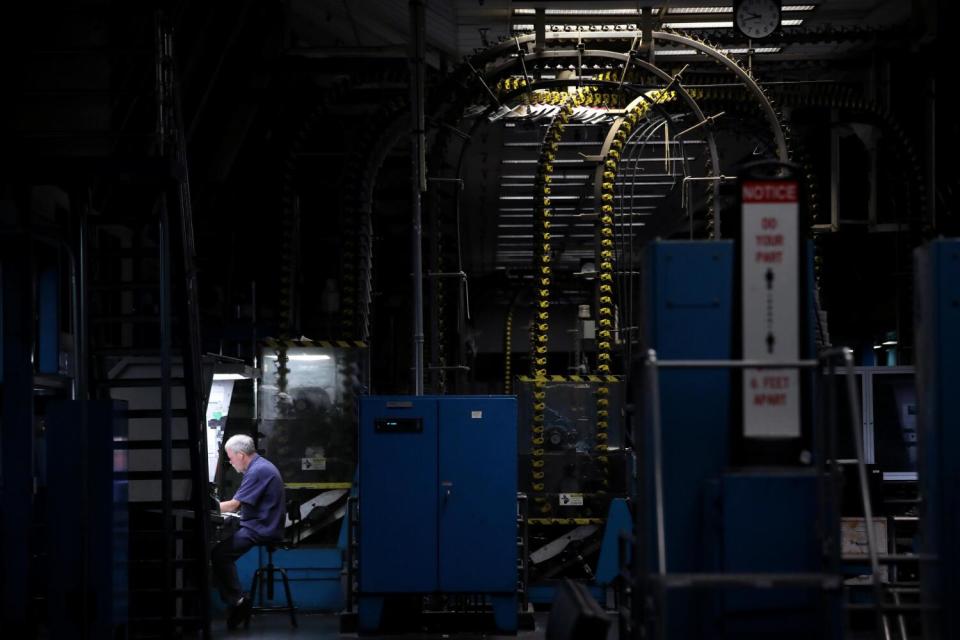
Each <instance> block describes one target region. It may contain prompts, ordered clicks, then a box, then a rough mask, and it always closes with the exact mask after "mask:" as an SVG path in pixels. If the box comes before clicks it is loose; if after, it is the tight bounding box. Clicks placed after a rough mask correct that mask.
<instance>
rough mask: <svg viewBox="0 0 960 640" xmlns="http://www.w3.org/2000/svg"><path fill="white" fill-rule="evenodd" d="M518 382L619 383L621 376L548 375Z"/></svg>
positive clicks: (531, 377)
mask: <svg viewBox="0 0 960 640" xmlns="http://www.w3.org/2000/svg"><path fill="white" fill-rule="evenodd" d="M518 378H519V380H520V382H620V381H621V380H622V379H623V376H615V375H606V376H596V375H586V376H557V375H549V376H545V377H542V378H535V377H533V376H518Z"/></svg>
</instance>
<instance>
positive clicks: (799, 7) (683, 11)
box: [527, 4, 817, 15]
mask: <svg viewBox="0 0 960 640" xmlns="http://www.w3.org/2000/svg"><path fill="white" fill-rule="evenodd" d="M816 8H817V5H815V4H787V5H784V6H783V11H784V12H787V11H813V10H814V9H816ZM527 11H530V13H531V14H532V13H533V12H534V11H533V9H527ZM667 13H672V14H675V15H676V14H679V15H700V14H708V13H733V7H669V8H668V9H667Z"/></svg>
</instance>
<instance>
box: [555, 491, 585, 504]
mask: <svg viewBox="0 0 960 640" xmlns="http://www.w3.org/2000/svg"><path fill="white" fill-rule="evenodd" d="M560 506H561V507H582V506H583V494H582V493H561V494H560Z"/></svg>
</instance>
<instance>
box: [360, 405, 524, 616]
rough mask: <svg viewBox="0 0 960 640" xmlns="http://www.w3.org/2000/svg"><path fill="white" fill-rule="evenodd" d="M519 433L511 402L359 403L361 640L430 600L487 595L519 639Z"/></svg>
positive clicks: (496, 611)
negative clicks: (407, 604) (395, 611)
mask: <svg viewBox="0 0 960 640" xmlns="http://www.w3.org/2000/svg"><path fill="white" fill-rule="evenodd" d="M516 429H517V403H516V399H515V398H513V397H507V396H418V397H409V396H393V397H390V396H368V397H364V398H361V399H360V435H359V437H360V525H359V560H360V567H359V591H360V597H359V624H360V630H361V631H374V630H376V629H378V628H379V626H380V618H381V614H382V609H383V603H384V598H385V597H387V596H389V595H399V594H428V593H470V594H487V595H488V596H489V598H490V602H491V603H492V605H493V608H494V615H495V618H496V624H497V627H498V628H499V629H500V630H502V631H515V630H516V628H517V600H516V590H517V508H516V505H517V436H516Z"/></svg>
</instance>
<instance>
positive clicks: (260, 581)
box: [244, 542, 297, 628]
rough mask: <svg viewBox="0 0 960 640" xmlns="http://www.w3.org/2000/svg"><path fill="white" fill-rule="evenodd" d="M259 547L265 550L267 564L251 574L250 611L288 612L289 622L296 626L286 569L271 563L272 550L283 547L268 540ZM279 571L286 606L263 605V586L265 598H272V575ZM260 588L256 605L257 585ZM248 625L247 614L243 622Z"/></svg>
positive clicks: (246, 626) (247, 626)
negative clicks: (265, 593)
mask: <svg viewBox="0 0 960 640" xmlns="http://www.w3.org/2000/svg"><path fill="white" fill-rule="evenodd" d="M259 546H260V547H261V548H265V549H266V550H267V566H265V567H264V566H261V567H258V568H257V570H256V571H255V572H254V574H253V584H252V585H250V599H251V600H252V601H253V603H254V606H253V607H252V608H251V609H250V612H251V613H285V612H289V613H290V624H292V625H293V626H294V627H296V626H297V616H296V614H295V613H294V611H296V607H294V606H293V597H292V596H291V595H290V579H289V578H288V577H287V571H286V569H283V568H281V567H276V566H274V564H273V552H274V551H276V550H277V549H282V548H284V546H283V544H282V543H280V542H268V543H266V544H261V545H259ZM275 573H279V574H280V577H281V578H282V579H283V590H284V591H285V592H286V595H287V604H286V606H283V605H280V606H271V607H268V606H264V599H263V587H264V584H266V587H267V600H268V601H272V600H273V575H274V574H275ZM258 586H259V588H260V604H259V605H257V604H256V603H257V587H258ZM249 627H250V616H247V619H246V621H245V622H244V628H249Z"/></svg>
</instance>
